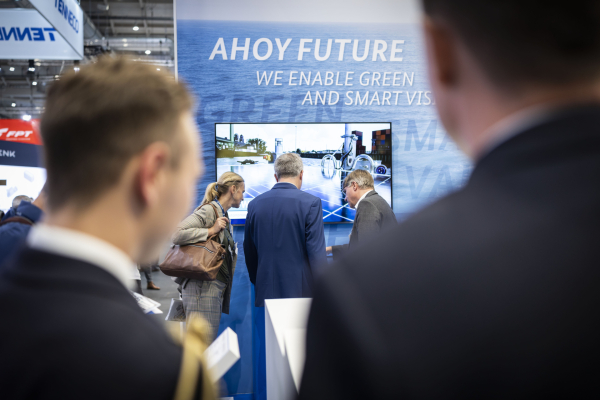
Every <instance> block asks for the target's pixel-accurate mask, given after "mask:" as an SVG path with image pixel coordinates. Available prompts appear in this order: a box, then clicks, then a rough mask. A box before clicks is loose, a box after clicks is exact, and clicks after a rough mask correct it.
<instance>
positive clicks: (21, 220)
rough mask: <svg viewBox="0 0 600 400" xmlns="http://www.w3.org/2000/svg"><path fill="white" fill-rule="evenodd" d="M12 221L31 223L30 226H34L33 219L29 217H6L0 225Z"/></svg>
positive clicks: (24, 223)
mask: <svg viewBox="0 0 600 400" xmlns="http://www.w3.org/2000/svg"><path fill="white" fill-rule="evenodd" d="M11 222H16V223H18V224H23V225H29V226H33V221H32V220H30V219H29V218H25V217H19V216H16V217H10V218H7V219H5V220H4V221H2V222H1V223H0V226H3V225H6V224H10V223H11Z"/></svg>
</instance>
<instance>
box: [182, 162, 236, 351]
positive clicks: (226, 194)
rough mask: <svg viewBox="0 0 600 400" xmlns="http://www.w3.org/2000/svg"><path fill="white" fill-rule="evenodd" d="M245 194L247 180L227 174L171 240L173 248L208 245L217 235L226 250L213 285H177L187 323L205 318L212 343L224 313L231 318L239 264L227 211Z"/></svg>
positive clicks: (189, 281) (184, 280)
mask: <svg viewBox="0 0 600 400" xmlns="http://www.w3.org/2000/svg"><path fill="white" fill-rule="evenodd" d="M245 191H246V185H245V183H244V178H242V177H241V176H240V175H238V174H236V173H235V172H225V173H224V174H223V175H221V177H220V178H219V180H218V181H217V182H213V183H211V184H210V185H208V187H207V188H206V194H205V195H204V199H203V200H202V204H201V205H200V206H199V207H198V208H196V209H195V210H194V212H193V213H192V214H191V215H190V216H189V217H187V218H186V219H184V220H183V221H182V222H181V223H180V224H179V226H178V227H177V231H176V232H175V233H174V234H173V237H172V240H173V244H176V245H186V244H192V243H197V242H201V241H206V240H208V238H209V237H211V236H213V235H216V234H218V241H219V243H221V245H222V246H223V247H224V248H225V250H226V253H227V254H226V256H225V260H224V262H223V265H221V268H220V269H219V272H218V274H217V279H215V280H214V281H199V280H197V279H190V278H179V279H178V281H177V282H178V283H180V284H181V294H182V297H183V308H184V310H185V315H186V320H187V321H189V319H190V318H191V317H192V316H194V315H195V316H201V317H202V318H204V319H205V320H206V321H207V322H208V325H209V327H210V341H211V342H212V341H213V340H214V339H215V337H216V335H217V332H218V330H219V323H220V322H221V313H222V312H223V313H225V314H229V299H230V298H231V283H232V281H233V273H234V271H235V264H236V262H237V245H236V243H235V242H234V241H233V229H232V227H231V223H230V222H229V215H228V214H227V210H229V209H230V208H231V207H233V208H238V207H239V206H240V204H241V203H242V200H243V199H244V192H245ZM211 205H212V206H214V208H213V207H212V206H211ZM215 209H216V210H217V213H216V214H215Z"/></svg>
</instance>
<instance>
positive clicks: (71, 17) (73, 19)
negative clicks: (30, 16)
mask: <svg viewBox="0 0 600 400" xmlns="http://www.w3.org/2000/svg"><path fill="white" fill-rule="evenodd" d="M54 8H56V10H57V11H58V13H59V14H60V15H62V16H63V17H64V18H65V20H67V21H68V22H69V25H70V26H71V28H73V30H74V31H75V33H79V20H78V19H77V16H76V15H75V14H73V10H69V6H68V5H67V3H66V2H65V1H63V0H54Z"/></svg>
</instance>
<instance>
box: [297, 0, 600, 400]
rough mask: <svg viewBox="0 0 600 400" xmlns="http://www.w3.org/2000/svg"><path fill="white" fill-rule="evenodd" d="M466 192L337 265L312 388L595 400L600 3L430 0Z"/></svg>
mask: <svg viewBox="0 0 600 400" xmlns="http://www.w3.org/2000/svg"><path fill="white" fill-rule="evenodd" d="M424 5H425V8H424V9H425V12H426V14H427V16H426V18H425V22H424V28H425V29H424V34H425V43H426V44H427V54H428V59H429V76H430V82H431V85H432V89H433V91H434V94H435V102H436V106H437V109H438V111H439V115H440V118H441V119H442V122H443V123H444V126H445V127H446V129H447V131H448V133H449V134H450V135H452V137H453V138H454V139H455V140H456V142H457V144H458V145H459V146H460V147H461V148H462V149H463V150H464V151H465V153H466V154H467V155H469V156H470V157H471V158H472V159H473V160H474V162H475V169H474V171H473V173H472V176H471V178H470V180H469V182H468V183H467V184H466V186H465V187H464V188H463V189H461V190H459V191H458V192H456V193H454V194H451V195H449V196H447V197H446V198H444V199H442V200H441V201H439V202H437V203H435V204H433V205H432V206H430V207H428V208H426V209H424V210H422V211H421V212H419V213H417V214H416V215H414V216H413V217H412V218H409V219H408V220H407V221H406V222H404V223H402V224H401V225H400V226H399V227H398V228H396V229H395V230H394V231H392V232H391V233H389V234H388V235H386V236H385V237H384V238H378V239H376V240H374V241H372V242H368V243H366V244H365V245H362V244H361V245H360V246H359V248H358V249H357V250H355V251H350V252H349V254H348V255H347V258H345V259H344V260H343V261H342V262H341V263H339V264H338V265H336V266H333V267H332V269H331V270H329V271H328V272H327V273H326V274H325V276H324V279H322V280H321V281H320V282H319V283H318V285H317V289H316V291H315V296H314V300H313V304H312V310H311V314H310V317H309V322H308V328H307V329H308V332H307V343H306V344H307V354H306V364H305V371H304V375H303V381H302V384H301V387H300V398H301V399H303V400H304V399H306V400H308V399H310V400H319V399H328V400H331V399H366V398H372V399H374V398H378V399H379V398H381V399H383V398H398V399H400V398H402V399H414V398H505V399H506V398H544V397H554V396H556V397H584V396H585V395H586V394H589V393H591V392H594V391H595V389H596V387H597V371H598V368H597V367H595V365H596V364H597V359H598V357H599V356H600V347H599V345H598V337H599V336H600V316H599V313H598V309H597V308H598V304H600V291H599V290H598V287H599V286H600V269H599V268H598V250H597V249H598V243H599V242H600V233H598V226H600V185H599V184H598V177H600V91H599V90H598V82H599V81H600V2H593V1H587V0H586V1H584V0H574V1H571V2H569V3H568V4H566V5H565V4H562V3H556V2H543V4H542V3H541V2H539V1H533V0H490V1H485V2H482V1H475V0H454V1H447V0H424Z"/></svg>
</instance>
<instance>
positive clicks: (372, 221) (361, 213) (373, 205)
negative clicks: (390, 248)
mask: <svg viewBox="0 0 600 400" xmlns="http://www.w3.org/2000/svg"><path fill="white" fill-rule="evenodd" d="M396 225H397V222H396V216H395V215H394V212H393V211H392V208H391V207H390V205H389V204H388V202H387V201H385V199H384V198H383V197H381V196H380V195H379V193H377V192H376V191H375V190H372V191H370V192H369V193H367V195H366V196H365V198H364V199H362V200H361V201H360V203H358V207H357V208H356V217H355V218H354V225H352V232H350V243H349V244H344V245H341V246H332V252H333V259H334V260H337V259H338V258H339V257H340V256H341V255H342V254H343V253H344V252H346V251H347V250H348V248H352V247H354V246H356V245H358V242H359V240H360V241H364V240H368V239H369V238H374V237H381V236H380V233H381V232H382V231H386V230H389V229H392V228H393V227H395V226H396Z"/></svg>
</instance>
